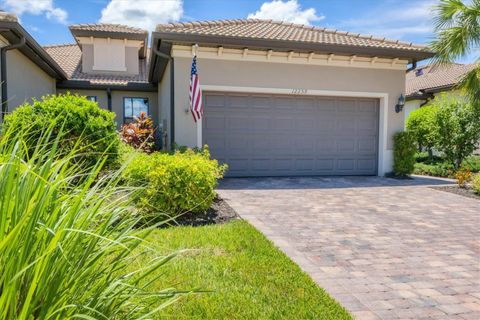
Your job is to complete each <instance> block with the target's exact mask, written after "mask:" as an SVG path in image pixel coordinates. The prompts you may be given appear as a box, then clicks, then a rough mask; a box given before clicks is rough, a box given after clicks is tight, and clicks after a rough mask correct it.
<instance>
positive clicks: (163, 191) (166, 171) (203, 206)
mask: <svg viewBox="0 0 480 320" xmlns="http://www.w3.org/2000/svg"><path fill="white" fill-rule="evenodd" d="M130 150H131V152H129V154H130V155H132V154H133V158H131V159H130V160H127V161H129V163H128V166H127V168H126V170H125V173H124V180H125V182H126V183H127V184H128V185H131V186H142V187H144V188H145V189H146V190H145V192H144V193H143V194H142V195H140V196H139V199H137V203H138V206H139V208H140V210H141V211H142V212H143V213H153V214H155V216H157V217H158V214H160V215H167V216H175V215H178V214H181V213H185V212H203V211H205V210H207V209H208V208H209V207H210V206H211V204H212V201H213V199H214V197H215V191H214V188H215V187H216V186H217V181H218V179H220V178H222V177H223V174H224V172H225V170H226V166H225V165H222V166H220V165H219V164H218V162H217V161H216V160H211V159H210V153H209V151H208V147H205V148H203V149H202V150H201V151H198V152H194V151H192V150H190V149H189V150H186V151H185V152H180V151H177V152H175V153H173V154H167V153H159V152H155V153H152V154H145V153H141V152H138V151H133V150H132V149H130Z"/></svg>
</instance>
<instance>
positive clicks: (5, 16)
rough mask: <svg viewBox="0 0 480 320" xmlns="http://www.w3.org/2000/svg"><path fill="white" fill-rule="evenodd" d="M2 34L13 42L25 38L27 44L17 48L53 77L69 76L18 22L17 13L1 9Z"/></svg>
mask: <svg viewBox="0 0 480 320" xmlns="http://www.w3.org/2000/svg"><path fill="white" fill-rule="evenodd" d="M0 35H1V36H3V37H4V38H5V39H6V40H8V42H9V43H11V44H16V43H19V42H20V41H21V39H22V38H24V39H25V44H24V45H22V46H20V47H19V48H18V49H17V50H19V51H20V52H21V53H22V54H24V55H25V56H26V57H28V58H29V59H30V60H31V61H32V62H33V63H35V64H36V65H37V66H38V67H39V68H40V69H42V70H43V71H45V72H46V73H47V74H49V75H50V76H52V77H53V78H56V79H60V80H62V79H66V78H67V75H66V74H65V72H64V71H63V69H62V68H61V67H60V66H59V65H58V63H57V62H56V61H55V60H53V59H52V57H50V55H49V54H48V53H47V52H46V51H45V50H44V49H43V48H42V47H41V46H40V45H39V44H38V43H37V41H35V39H33V37H32V36H31V35H30V34H29V33H28V32H27V31H26V30H25V29H24V28H23V27H22V26H21V25H20V24H19V23H18V19H17V17H16V16H15V15H13V14H11V13H8V12H3V11H0Z"/></svg>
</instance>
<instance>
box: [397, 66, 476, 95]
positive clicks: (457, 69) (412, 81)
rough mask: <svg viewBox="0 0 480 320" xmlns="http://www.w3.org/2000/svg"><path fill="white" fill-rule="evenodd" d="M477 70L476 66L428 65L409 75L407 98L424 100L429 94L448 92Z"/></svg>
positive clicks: (407, 77)
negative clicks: (469, 73)
mask: <svg viewBox="0 0 480 320" xmlns="http://www.w3.org/2000/svg"><path fill="white" fill-rule="evenodd" d="M473 68H475V64H466V65H465V64H456V63H454V64H448V65H427V66H423V67H418V68H416V69H414V70H412V71H410V72H408V73H407V76H406V92H405V94H406V96H407V98H409V99H415V98H419V99H421V98H423V97H425V94H427V93H433V92H439V91H447V90H450V89H452V88H453V87H454V86H455V85H456V84H457V83H458V81H459V80H460V79H461V78H462V77H463V76H464V75H465V74H467V73H468V72H469V71H470V70H472V69H473Z"/></svg>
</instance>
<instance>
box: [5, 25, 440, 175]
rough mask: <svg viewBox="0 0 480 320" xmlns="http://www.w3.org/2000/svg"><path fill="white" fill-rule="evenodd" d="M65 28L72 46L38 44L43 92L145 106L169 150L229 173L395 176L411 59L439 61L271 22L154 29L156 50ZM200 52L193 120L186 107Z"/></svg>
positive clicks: (100, 32) (123, 37)
mask: <svg viewBox="0 0 480 320" xmlns="http://www.w3.org/2000/svg"><path fill="white" fill-rule="evenodd" d="M0 19H1V18H0ZM2 23H4V21H0V24H2ZM17 24H18V23H17ZM70 31H71V33H72V35H73V37H74V39H75V43H73V44H64V45H57V46H46V47H44V48H43V49H42V48H41V49H42V50H43V51H44V52H43V53H46V54H47V56H50V57H51V60H53V61H54V62H55V66H56V67H58V66H59V67H60V68H59V70H58V71H60V73H59V74H56V75H55V76H54V77H52V79H54V80H55V83H56V87H55V89H54V90H45V92H44V93H45V94H46V93H52V91H53V92H57V93H63V92H66V91H70V92H74V93H78V94H82V95H85V96H87V97H88V98H89V99H92V100H95V101H97V102H98V104H99V105H100V106H101V107H103V108H106V109H109V110H111V111H113V112H115V113H116V115H117V123H118V125H119V126H120V125H121V124H123V123H125V122H128V121H130V120H131V119H132V117H133V116H135V115H138V114H139V112H141V111H147V112H148V114H149V115H150V116H151V117H152V118H153V120H154V122H155V123H156V124H157V126H158V128H159V132H161V134H162V140H163V146H164V147H166V148H169V147H171V146H173V145H174V144H176V145H185V146H189V147H201V146H202V145H204V144H208V145H209V147H210V152H211V154H212V157H214V158H216V159H218V160H219V161H221V162H225V163H227V164H228V165H229V175H230V176H298V175H384V174H385V173H387V172H390V171H391V170H392V156H393V150H392V149H393V143H392V136H393V134H394V133H396V132H398V131H401V130H403V128H404V120H405V115H404V111H402V110H401V108H398V107H396V106H397V104H399V101H401V99H399V98H400V97H401V96H402V95H405V90H406V89H405V77H406V71H407V68H408V67H407V66H408V65H409V64H412V65H413V66H415V65H416V62H417V61H420V60H423V59H426V58H430V57H432V56H433V53H432V52H430V51H429V50H428V49H427V48H426V47H424V46H421V45H414V44H411V43H404V42H400V41H394V40H387V39H384V38H376V37H373V36H365V35H360V34H355V33H349V32H340V31H337V30H330V29H324V28H319V27H312V26H303V25H296V24H292V23H284V22H276V21H271V20H253V19H252V20H222V21H203V22H188V23H174V24H163V25H158V26H157V28H156V30H155V31H154V32H152V34H151V40H150V43H151V47H150V48H148V33H147V32H146V31H144V30H141V29H137V28H132V27H128V26H122V25H112V24H82V25H73V26H70ZM7 40H8V39H7ZM12 41H13V40H12ZM9 42H10V40H9ZM16 50H18V49H16ZM43 53H42V54H43ZM195 54H196V55H197V59H198V73H199V77H200V84H201V88H202V90H203V104H204V116H203V118H202V120H201V121H198V122H194V121H193V117H192V115H191V114H190V112H189V79H190V74H191V64H192V58H193V56H194V55H195ZM8 64H9V62H8V61H7V65H8ZM9 69H10V68H9ZM10 85H11V83H9V82H8V81H7V86H10ZM12 90H14V89H12ZM14 108H15V105H14V104H11V105H9V108H8V110H7V111H12V110H13V109H14Z"/></svg>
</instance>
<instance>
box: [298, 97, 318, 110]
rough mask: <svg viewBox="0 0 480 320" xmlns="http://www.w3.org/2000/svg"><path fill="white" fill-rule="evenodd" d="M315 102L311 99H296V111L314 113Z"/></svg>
mask: <svg viewBox="0 0 480 320" xmlns="http://www.w3.org/2000/svg"><path fill="white" fill-rule="evenodd" d="M315 102H316V101H315V99H313V98H310V99H305V98H299V99H297V111H298V112H307V113H311V112H313V111H315V108H316V103H315Z"/></svg>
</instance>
